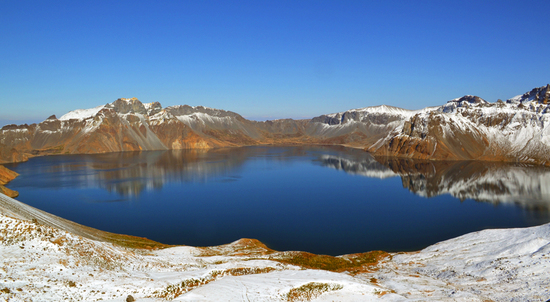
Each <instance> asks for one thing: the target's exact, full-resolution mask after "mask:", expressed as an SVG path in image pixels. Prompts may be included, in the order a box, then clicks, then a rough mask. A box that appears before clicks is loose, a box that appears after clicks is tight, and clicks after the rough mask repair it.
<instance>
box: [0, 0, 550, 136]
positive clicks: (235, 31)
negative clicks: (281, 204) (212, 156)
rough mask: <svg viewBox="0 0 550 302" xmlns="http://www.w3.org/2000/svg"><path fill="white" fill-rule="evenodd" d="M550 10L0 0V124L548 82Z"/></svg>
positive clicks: (319, 109)
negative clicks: (77, 112)
mask: <svg viewBox="0 0 550 302" xmlns="http://www.w3.org/2000/svg"><path fill="white" fill-rule="evenodd" d="M549 11H550V1H548V0H543V1H525V0H523V1H506V0H500V1H483V0H475V1H464V0H462V1H444V0H436V1H422V0H406V1H368V0H362V1H345V0H339V1H322V0H316V1H306V0H292V1H258V0H251V1H195V0H193V1H183V0H182V1H139V0H131V1H101V0H93V1H85V0H79V1H74V0H70V1H61V0H56V1H42V0H40V1H32V0H24V1H21V0H0V126H2V125H5V124H10V123H16V124H21V123H30V122H39V121H42V120H44V119H45V118H47V117H48V116H50V115H52V114H56V115H57V116H58V117H59V116H61V115H63V114H65V113H66V112H68V111H71V110H74V109H80V108H91V107H96V106H99V105H102V104H106V103H110V102H113V101H114V100H116V99H117V98H120V97H127V98H130V97H137V98H138V99H140V100H141V101H142V102H144V103H148V102H154V101H158V102H160V103H161V104H162V105H163V106H164V107H167V106H172V105H180V104H189V105H192V106H196V105H204V106H208V107H213V108H219V109H225V110H230V111H235V112H237V113H239V114H241V115H243V116H244V117H246V118H250V119H257V120H265V119H275V118H307V117H313V116H318V115H321V114H327V113H333V112H340V111H345V110H348V109H353V108H361V107H367V106H374V105H380V104H388V105H393V106H397V107H402V108H407V109H420V108H423V107H426V106H434V105H441V104H443V103H445V102H447V101H448V100H451V99H453V98H456V97H460V96H463V95H465V94H473V95H478V96H480V97H482V98H484V99H486V100H487V101H490V102H494V101H496V100H497V99H498V98H501V99H508V98H511V97H513V96H515V95H518V94H522V93H524V92H527V91H529V90H531V89H532V88H535V87H540V86H543V85H546V84H547V83H550V37H549V34H550V22H549V21H548V12H549Z"/></svg>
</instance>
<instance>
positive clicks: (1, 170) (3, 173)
mask: <svg viewBox="0 0 550 302" xmlns="http://www.w3.org/2000/svg"><path fill="white" fill-rule="evenodd" d="M18 175H19V174H17V173H16V172H14V171H12V170H10V169H8V168H6V167H4V166H0V193H2V194H4V195H7V196H8V197H11V198H15V197H17V196H19V193H18V192H17V191H14V190H10V189H8V188H6V187H4V185H5V184H7V183H8V182H10V181H12V180H14V179H15V178H16V177H17V176H18Z"/></svg>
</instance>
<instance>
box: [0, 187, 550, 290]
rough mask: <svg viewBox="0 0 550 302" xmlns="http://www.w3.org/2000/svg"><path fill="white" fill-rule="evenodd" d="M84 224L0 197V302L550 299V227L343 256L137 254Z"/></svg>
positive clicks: (240, 246) (260, 250) (190, 250)
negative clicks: (90, 231)
mask: <svg viewBox="0 0 550 302" xmlns="http://www.w3.org/2000/svg"><path fill="white" fill-rule="evenodd" d="M31 217H36V218H31ZM53 226H57V227H53ZM80 227H81V228H80V229H79V227H78V226H77V225H76V224H74V223H71V222H68V221H66V220H63V219H60V218H56V217H55V216H53V215H50V214H47V213H44V212H42V211H39V210H36V209H34V208H32V207H29V206H27V205H24V204H22V203H20V202H18V201H16V200H14V199H11V198H8V197H6V196H4V195H1V194H0V242H1V244H0V267H1V269H0V301H134V300H135V301H547V300H548V299H550V224H546V225H542V226H538V227H531V228H525V229H502V230H486V231H481V232H476V233H472V234H467V235H464V236H461V237H458V238H455V239H452V240H448V241H445V242H441V243H438V244H435V245H433V246H430V247H428V248H426V249H424V250H422V251H420V252H416V253H396V254H387V253H382V252H373V253H366V254H357V255H347V256H340V257H329V256H317V255H312V254H307V253H299V252H276V251H272V250H269V249H268V248H266V247H265V246H264V245H262V244H261V243H259V242H257V241H255V240H250V239H242V240H239V241H236V242H234V243H231V244H228V245H224V246H218V247H209V248H195V247H188V246H179V247H169V248H165V249H136V248H130V247H122V246H120V245H115V244H113V243H110V242H106V241H104V240H92V239H89V238H86V237H90V235H89V234H87V233H86V232H85V231H83V229H84V228H85V227H82V226H80ZM97 232H100V231H97ZM77 233H80V234H84V235H85V237H82V236H81V235H77ZM371 256H373V257H372V259H371V258H369V257H371ZM371 260H372V261H371ZM323 261H324V262H323ZM319 263H321V264H320V265H319ZM316 266H317V267H316ZM319 268H324V269H319Z"/></svg>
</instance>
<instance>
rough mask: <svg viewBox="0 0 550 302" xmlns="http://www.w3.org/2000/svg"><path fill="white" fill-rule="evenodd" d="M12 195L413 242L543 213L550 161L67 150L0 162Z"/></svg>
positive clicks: (79, 213)
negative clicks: (14, 175)
mask: <svg viewBox="0 0 550 302" xmlns="http://www.w3.org/2000/svg"><path fill="white" fill-rule="evenodd" d="M5 166H6V167H7V168H9V169H12V170H14V171H16V172H18V173H20V174H21V175H20V176H19V177H18V178H16V179H15V180H13V181H12V182H10V183H9V184H8V187H9V188H11V189H14V190H17V191H19V193H20V197H19V198H17V199H18V200H20V201H22V202H24V203H26V204H29V205H31V206H33V207H36V208H39V209H41V210H44V211H47V212H49V213H52V214H55V215H58V216H60V217H63V218H66V219H69V220H72V221H75V222H78V223H80V224H83V225H86V226H90V227H94V228H97V229H100V230H104V231H109V232H114V233H121V234H129V235H135V236H140V237H147V238H149V239H152V240H155V241H159V242H162V243H167V244H185V245H192V246H211V245H220V244H225V243H229V242H232V241H235V240H237V239H240V238H255V239H258V240H260V241H262V242H264V243H265V244H266V245H267V246H269V247H271V248H273V249H276V250H280V251H284V250H301V251H308V252H312V253H317V254H329V255H341V254H349V253H357V252H367V251H370V250H385V251H411V250H418V249H421V248H424V247H426V246H428V245H431V244H434V243H436V242H439V241H442V240H445V239H449V238H453V237H456V236H459V235H462V234H465V233H468V232H472V231H477V230H482V229H486V228H504V227H526V226H534V225H540V224H543V223H546V222H549V221H550V169H549V168H546V167H540V166H527V165H516V164H503V163H487V162H485V163H484V162H472V161H469V162H429V161H413V160H405V159H397V158H376V159H375V158H374V157H372V156H371V155H370V154H368V153H366V152H364V151H361V150H356V149H349V148H344V147H322V146H320V147H242V148H228V149H213V150H208V151H203V150H189V151H188V150H171V151H148V152H125V153H108V154H98V155H63V156H48V157H37V158H32V159H30V160H29V161H28V162H25V163H19V164H8V165H5Z"/></svg>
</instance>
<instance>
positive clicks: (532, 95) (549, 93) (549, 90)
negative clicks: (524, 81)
mask: <svg viewBox="0 0 550 302" xmlns="http://www.w3.org/2000/svg"><path fill="white" fill-rule="evenodd" d="M549 100H550V84H547V85H546V86H541V87H538V88H533V89H532V90H531V91H529V92H526V93H524V94H522V95H518V96H515V97H513V98H511V99H508V100H507V101H506V102H507V103H526V102H532V101H535V102H536V103H539V104H548V101H549Z"/></svg>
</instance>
